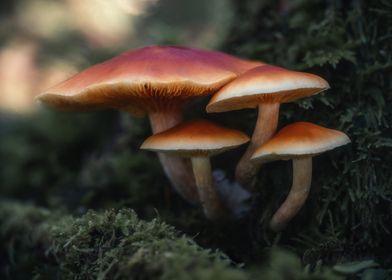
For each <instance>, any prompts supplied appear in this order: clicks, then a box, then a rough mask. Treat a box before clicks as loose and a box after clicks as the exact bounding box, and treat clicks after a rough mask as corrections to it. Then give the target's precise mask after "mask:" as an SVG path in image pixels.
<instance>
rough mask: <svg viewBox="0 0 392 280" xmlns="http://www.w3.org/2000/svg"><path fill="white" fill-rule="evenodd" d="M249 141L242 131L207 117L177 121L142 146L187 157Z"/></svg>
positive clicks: (214, 152)
mask: <svg viewBox="0 0 392 280" xmlns="http://www.w3.org/2000/svg"><path fill="white" fill-rule="evenodd" d="M248 141H249V137H248V136H247V135H245V134H244V133H242V132H241V131H238V130H235V129H230V128H225V127H222V126H219V125H216V124H214V123H212V122H209V121H206V120H195V121H190V122H185V123H182V124H180V125H177V126H175V127H173V128H171V129H169V130H166V131H164V132H161V133H158V134H154V135H152V136H150V137H148V138H147V139H146V141H144V143H143V144H142V146H141V149H145V150H151V151H156V152H168V153H172V154H176V155H179V156H184V157H193V156H206V157H209V156H213V155H216V154H219V153H221V152H224V151H226V150H230V149H232V148H235V147H237V146H239V145H242V144H245V143H246V142H248Z"/></svg>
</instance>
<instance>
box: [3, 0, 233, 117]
mask: <svg viewBox="0 0 392 280" xmlns="http://www.w3.org/2000/svg"><path fill="white" fill-rule="evenodd" d="M0 5H1V6H0V12H1V18H0V24H1V27H0V34H1V41H0V44H1V45H0V47H1V52H0V92H1V93H0V106H1V108H2V109H3V110H5V111H13V112H18V113H23V112H29V111H32V110H34V109H36V108H37V107H36V106H35V105H34V104H33V97H34V96H35V95H36V94H37V93H39V92H40V91H41V90H43V89H45V88H47V87H48V86H50V85H53V84H55V83H56V82H59V81H62V80H64V79H65V78H67V77H69V76H70V75H72V74H74V73H76V72H77V71H78V70H80V69H82V68H83V67H87V66H89V65H91V64H93V63H94V62H97V61H101V60H102V59H104V58H108V57H110V56H111V55H115V54H118V53H119V52H122V51H125V50H128V49H132V48H136V47H141V46H145V45H151V44H179V45H189V46H195V47H204V48H214V47H217V46H219V44H220V43H221V42H222V40H223V38H225V35H226V34H227V32H228V29H229V22H230V17H231V15H232V9H231V7H230V1H229V0H217V1H207V0H200V1H197V2H194V1H181V0H115V1H108V0H89V1H78V0H64V1H50V0H36V1H23V0H19V1H18V0H12V1H11V0H10V1H3V3H2V4H0Z"/></svg>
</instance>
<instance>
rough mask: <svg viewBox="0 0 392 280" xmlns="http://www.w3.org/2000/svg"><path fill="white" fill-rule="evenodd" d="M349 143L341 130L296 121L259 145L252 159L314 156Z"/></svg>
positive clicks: (269, 159) (265, 159) (270, 159)
mask: <svg viewBox="0 0 392 280" xmlns="http://www.w3.org/2000/svg"><path fill="white" fill-rule="evenodd" d="M348 143H350V139H349V138H348V136H347V135H346V134H344V133H343V132H341V131H338V130H334V129H329V128H325V127H322V126H319V125H316V124H312V123H309V122H296V123H293V124H290V125H288V126H286V127H284V128H282V129H281V130H280V131H279V132H278V133H277V134H276V135H275V136H274V137H272V138H271V139H270V140H269V141H267V142H266V143H265V144H263V145H262V146H261V147H259V148H258V149H257V150H256V151H255V153H254V154H253V156H252V158H251V159H252V160H257V161H264V162H266V161H273V160H279V159H293V158H298V157H307V156H314V155H317V154H320V153H323V152H325V151H328V150H332V149H335V148H337V147H339V146H342V145H345V144H348Z"/></svg>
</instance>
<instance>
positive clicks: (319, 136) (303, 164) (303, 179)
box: [252, 122, 350, 231]
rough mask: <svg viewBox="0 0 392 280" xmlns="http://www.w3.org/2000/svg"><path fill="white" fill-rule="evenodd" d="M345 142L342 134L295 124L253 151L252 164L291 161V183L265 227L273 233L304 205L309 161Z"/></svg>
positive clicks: (310, 172)
mask: <svg viewBox="0 0 392 280" xmlns="http://www.w3.org/2000/svg"><path fill="white" fill-rule="evenodd" d="M348 143H350V139H349V138H348V136H347V135H346V134H344V133H343V132H340V131H337V130H334V129H329V128H325V127H322V126H319V125H315V124H312V123H309V122H296V123H293V124H290V125H288V126H286V127H284V128H282V129H281V130H280V131H279V132H278V133H277V134H276V135H275V136H274V137H273V138H271V139H270V140H269V141H267V142H266V143H265V144H264V145H262V146H261V147H259V148H258V149H257V150H256V151H255V153H254V154H253V156H252V161H257V162H263V163H265V162H268V161H274V160H290V159H291V160H293V183H292V186H291V189H290V193H289V194H288V196H287V198H286V200H285V201H284V202H283V204H282V205H281V206H280V207H279V209H278V210H277V211H276V212H275V214H274V215H273V217H272V219H271V222H270V225H269V226H270V228H271V229H272V230H273V231H281V230H282V229H283V228H284V227H285V226H286V224H287V223H288V222H289V221H290V220H291V219H292V218H293V217H294V216H295V215H296V214H297V213H298V211H299V210H300V209H301V207H302V206H303V205H304V204H305V201H306V199H307V197H308V194H309V191H310V186H311V182H312V158H313V157H314V156H316V155H318V154H321V153H323V152H325V151H329V150H332V149H335V148H336V147H339V146H342V145H345V144H348Z"/></svg>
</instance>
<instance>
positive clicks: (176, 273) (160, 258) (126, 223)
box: [0, 202, 339, 280]
mask: <svg viewBox="0 0 392 280" xmlns="http://www.w3.org/2000/svg"><path fill="white" fill-rule="evenodd" d="M0 227H1V230H0V241H1V244H2V245H1V246H0V249H1V250H0V253H1V255H2V259H3V260H6V261H5V262H4V265H2V267H1V273H2V274H3V275H4V277H5V279H26V278H32V277H35V278H34V279H53V278H54V277H55V275H57V277H59V278H61V279H162V280H165V279H203V280H208V279H211V280H212V279H228V280H245V279H260V277H261V276H263V275H270V276H269V278H266V279H326V280H334V279H339V278H337V276H336V275H335V274H333V273H331V271H330V270H328V269H319V270H318V271H313V272H312V273H310V272H309V271H306V270H304V268H303V267H302V265H301V262H300V260H299V259H298V258H297V257H295V256H293V255H292V254H291V253H287V252H281V251H278V252H276V251H273V252H275V253H273V254H272V258H271V261H270V262H266V264H265V265H264V266H263V267H261V268H255V269H250V270H242V269H240V268H239V266H236V265H234V264H233V263H232V262H231V260H230V259H229V258H228V257H227V256H226V255H224V254H223V253H221V252H219V251H211V250H206V249H203V248H201V247H200V246H199V245H197V244H196V243H195V242H194V241H193V240H192V239H191V238H189V237H186V236H184V235H181V234H180V233H179V232H177V231H176V230H175V229H174V228H173V227H172V226H169V225H167V224H165V223H163V222H161V221H159V219H153V220H152V221H150V222H146V221H143V220H140V219H139V218H138V217H137V215H136V214H135V212H134V211H132V210H128V209H123V210H119V211H115V210H107V211H105V212H102V213H97V212H94V211H89V212H87V213H86V214H84V215H83V216H81V217H79V218H74V217H72V216H68V215H64V214H61V213H60V212H55V213H53V212H50V211H48V210H46V209H43V208H37V207H33V206H28V205H23V204H18V203H15V202H2V204H1V206H0ZM293 277H294V278H293Z"/></svg>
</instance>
